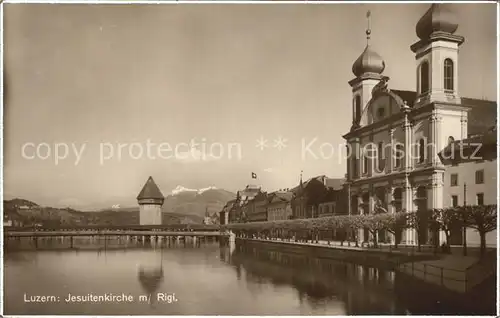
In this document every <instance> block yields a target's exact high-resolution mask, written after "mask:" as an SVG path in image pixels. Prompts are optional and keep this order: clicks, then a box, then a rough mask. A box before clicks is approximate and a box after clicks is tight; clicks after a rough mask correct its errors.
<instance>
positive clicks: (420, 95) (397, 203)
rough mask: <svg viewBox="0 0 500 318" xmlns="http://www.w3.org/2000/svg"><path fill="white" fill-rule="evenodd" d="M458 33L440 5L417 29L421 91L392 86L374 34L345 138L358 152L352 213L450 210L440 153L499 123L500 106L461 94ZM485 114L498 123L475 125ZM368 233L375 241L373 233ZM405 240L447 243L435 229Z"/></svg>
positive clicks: (351, 164)
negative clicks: (499, 108)
mask: <svg viewBox="0 0 500 318" xmlns="http://www.w3.org/2000/svg"><path fill="white" fill-rule="evenodd" d="M457 29H458V23H457V21H456V18H455V17H454V15H453V12H452V11H451V10H450V8H449V7H448V5H447V4H432V5H431V7H430V8H429V9H428V10H427V12H426V13H425V14H424V15H423V16H422V18H421V19H420V20H419V22H418V23H417V25H416V33H417V36H418V38H419V40H418V41H417V42H416V43H415V44H413V45H412V46H411V47H410V49H411V52H412V53H413V54H414V56H415V60H416V64H415V70H416V72H415V76H416V77H417V87H416V91H402V90H396V89H392V88H390V85H389V78H388V77H387V76H384V75H383V71H384V69H385V66H386V65H385V61H384V60H383V59H382V57H381V56H380V55H379V54H378V53H377V52H376V51H375V50H374V49H373V47H372V46H371V43H370V36H371V31H370V29H369V28H368V30H367V31H366V35H367V45H366V47H365V50H364V51H363V52H362V54H361V55H360V56H359V58H358V59H357V60H356V61H355V62H354V64H353V67H352V71H353V73H354V76H355V78H354V79H352V80H351V81H349V85H350V86H351V87H352V94H353V101H352V127H351V129H350V131H349V132H348V133H346V134H345V135H344V136H343V137H344V138H345V140H346V142H347V146H348V148H349V150H350V156H348V159H347V182H346V185H347V188H348V196H349V213H350V214H368V213H373V211H374V209H375V207H376V206H382V207H383V208H384V209H386V210H387V212H388V213H394V212H399V211H403V210H405V211H417V212H418V211H421V210H425V209H433V208H443V207H446V206H449V204H448V203H447V202H448V200H449V198H446V197H445V187H444V181H445V180H444V176H445V173H446V169H447V167H446V166H445V164H443V162H442V161H441V160H440V157H439V154H440V152H441V151H442V150H443V149H444V148H445V147H446V146H447V145H448V144H450V143H452V142H455V141H458V140H465V139H467V138H468V137H469V136H470V135H474V134H477V133H481V130H487V129H488V128H489V126H491V125H496V122H495V120H496V116H497V115H496V102H489V101H483V100H475V99H471V98H462V97H461V95H460V91H459V81H458V78H459V77H458V69H459V68H458V63H459V47H460V46H461V45H462V44H463V43H464V40H465V39H464V37H462V36H460V35H457V34H456V31H457ZM485 112H486V113H488V112H489V113H490V114H491V115H486V116H485V114H484V113H485ZM481 116H482V117H484V118H488V120H489V121H490V122H489V123H488V122H481V124H480V125H477V121H475V120H473V121H470V119H471V118H478V117H481ZM495 180H496V178H495ZM491 186H493V187H495V189H496V185H491ZM445 202H446V203H445ZM360 232H361V233H360V236H361V239H363V240H367V239H368V237H367V232H366V231H360ZM398 240H399V241H400V243H402V244H409V245H414V244H417V242H418V241H420V243H422V244H426V243H430V242H432V241H433V240H440V241H441V240H443V237H441V238H440V237H433V235H431V232H430V231H422V233H421V234H420V235H419V237H417V235H416V232H415V230H412V229H409V230H406V231H405V232H404V233H401V235H398Z"/></svg>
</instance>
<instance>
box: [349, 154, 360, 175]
mask: <svg viewBox="0 0 500 318" xmlns="http://www.w3.org/2000/svg"><path fill="white" fill-rule="evenodd" d="M358 163H359V158H357V157H355V156H353V157H352V158H351V164H352V177H351V179H355V178H357V177H358Z"/></svg>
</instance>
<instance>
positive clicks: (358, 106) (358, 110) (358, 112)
mask: <svg viewBox="0 0 500 318" xmlns="http://www.w3.org/2000/svg"><path fill="white" fill-rule="evenodd" d="M354 105H355V107H356V122H358V121H359V119H360V118H361V96H359V95H356V98H355V100H354Z"/></svg>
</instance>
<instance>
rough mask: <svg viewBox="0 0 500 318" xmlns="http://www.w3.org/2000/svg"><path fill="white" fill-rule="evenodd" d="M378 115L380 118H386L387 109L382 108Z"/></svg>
mask: <svg viewBox="0 0 500 318" xmlns="http://www.w3.org/2000/svg"><path fill="white" fill-rule="evenodd" d="M377 115H378V118H380V119H382V118H384V117H385V108H384V107H380V108H379V109H378V110H377Z"/></svg>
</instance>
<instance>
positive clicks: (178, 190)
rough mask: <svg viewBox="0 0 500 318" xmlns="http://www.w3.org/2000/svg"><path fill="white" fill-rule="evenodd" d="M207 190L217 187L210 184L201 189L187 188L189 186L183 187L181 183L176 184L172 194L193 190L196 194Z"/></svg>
mask: <svg viewBox="0 0 500 318" xmlns="http://www.w3.org/2000/svg"><path fill="white" fill-rule="evenodd" d="M208 190H217V188H216V187H214V186H210V187H207V188H201V189H189V188H186V187H183V186H181V185H178V186H177V187H176V188H175V189H173V190H172V195H177V194H179V193H183V192H195V193H197V194H202V193H203V192H205V191H208Z"/></svg>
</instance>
